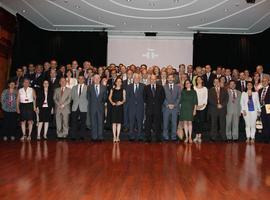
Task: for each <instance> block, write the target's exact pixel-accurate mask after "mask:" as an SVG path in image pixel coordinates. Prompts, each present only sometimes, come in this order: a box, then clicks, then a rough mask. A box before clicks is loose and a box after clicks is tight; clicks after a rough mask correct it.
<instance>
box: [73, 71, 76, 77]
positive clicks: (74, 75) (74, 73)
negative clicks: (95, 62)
mask: <svg viewBox="0 0 270 200" xmlns="http://www.w3.org/2000/svg"><path fill="white" fill-rule="evenodd" d="M73 78H76V70H75V71H73Z"/></svg>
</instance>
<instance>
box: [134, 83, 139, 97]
mask: <svg viewBox="0 0 270 200" xmlns="http://www.w3.org/2000/svg"><path fill="white" fill-rule="evenodd" d="M137 92H138V85H137V84H136V85H135V96H137Z"/></svg>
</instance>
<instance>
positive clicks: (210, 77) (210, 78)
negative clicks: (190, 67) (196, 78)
mask: <svg viewBox="0 0 270 200" xmlns="http://www.w3.org/2000/svg"><path fill="white" fill-rule="evenodd" d="M211 70H212V69H211V66H210V65H206V66H205V74H204V75H203V82H204V85H205V87H207V89H210V88H212V87H213V86H214V85H213V83H214V79H215V78H216V75H215V74H213V73H212V72H211Z"/></svg>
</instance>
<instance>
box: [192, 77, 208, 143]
mask: <svg viewBox="0 0 270 200" xmlns="http://www.w3.org/2000/svg"><path fill="white" fill-rule="evenodd" d="M194 90H195V91H196V93H197V98H198V105H197V107H196V116H195V119H194V132H195V133H196V137H195V139H194V142H199V143H201V142H202V133H203V132H204V131H205V129H204V127H205V121H206V105H207V100H208V90H207V88H206V87H204V86H203V79H202V77H201V76H197V77H196V79H195V86H194Z"/></svg>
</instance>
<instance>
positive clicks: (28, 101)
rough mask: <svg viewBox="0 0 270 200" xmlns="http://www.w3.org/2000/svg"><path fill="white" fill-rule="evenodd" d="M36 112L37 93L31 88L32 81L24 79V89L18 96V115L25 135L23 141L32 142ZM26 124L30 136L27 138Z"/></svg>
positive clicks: (20, 90)
mask: <svg viewBox="0 0 270 200" xmlns="http://www.w3.org/2000/svg"><path fill="white" fill-rule="evenodd" d="M34 111H36V92H35V90H34V89H33V88H31V87H30V80H29V79H24V81H23V87H22V88H21V89H19V92H18V96H17V113H18V114H19V115H20V120H21V129H22V134H23V136H22V137H21V140H25V139H27V140H31V134H32V129H33V121H34V116H35V114H34ZM26 122H27V124H28V136H26Z"/></svg>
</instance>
